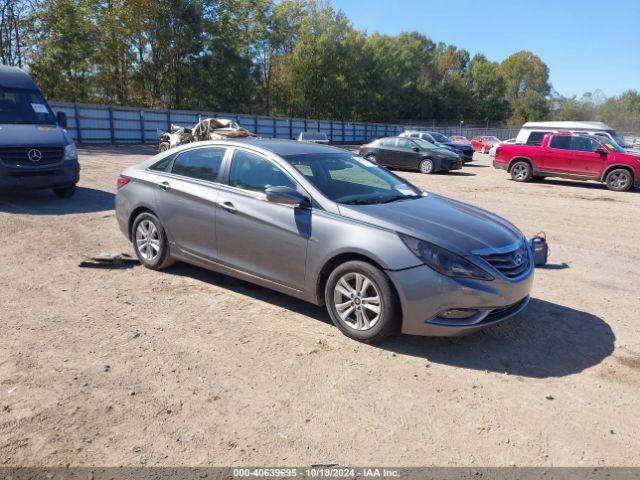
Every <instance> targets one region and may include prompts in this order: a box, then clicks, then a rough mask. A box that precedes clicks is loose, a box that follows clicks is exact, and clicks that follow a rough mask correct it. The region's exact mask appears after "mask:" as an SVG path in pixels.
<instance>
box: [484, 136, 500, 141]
mask: <svg viewBox="0 0 640 480" xmlns="http://www.w3.org/2000/svg"><path fill="white" fill-rule="evenodd" d="M484 140H485V142H499V141H500V139H499V138H498V137H484Z"/></svg>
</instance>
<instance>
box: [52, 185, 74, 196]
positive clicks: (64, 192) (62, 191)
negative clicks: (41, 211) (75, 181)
mask: <svg viewBox="0 0 640 480" xmlns="http://www.w3.org/2000/svg"><path fill="white" fill-rule="evenodd" d="M53 193H54V194H55V196H56V197H58V198H71V197H73V194H74V193H76V186H75V185H71V186H70V187H63V188H54V189H53Z"/></svg>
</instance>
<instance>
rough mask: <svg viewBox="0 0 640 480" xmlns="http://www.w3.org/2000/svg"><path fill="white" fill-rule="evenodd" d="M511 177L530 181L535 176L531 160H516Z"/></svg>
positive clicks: (520, 180)
mask: <svg viewBox="0 0 640 480" xmlns="http://www.w3.org/2000/svg"><path fill="white" fill-rule="evenodd" d="M511 178H513V179H514V180H515V181H516V182H528V181H529V180H531V179H532V178H533V172H532V170H531V165H530V164H529V162H516V163H514V164H513V166H512V167H511Z"/></svg>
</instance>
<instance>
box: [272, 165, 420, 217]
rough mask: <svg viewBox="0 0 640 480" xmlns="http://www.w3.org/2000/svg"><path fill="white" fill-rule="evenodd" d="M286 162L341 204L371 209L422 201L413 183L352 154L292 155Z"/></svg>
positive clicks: (327, 195) (328, 196)
mask: <svg viewBox="0 0 640 480" xmlns="http://www.w3.org/2000/svg"><path fill="white" fill-rule="evenodd" d="M284 159H285V160H286V161H287V162H289V163H290V164H291V165H293V166H294V167H295V168H296V169H297V170H298V171H299V172H300V173H302V175H304V176H305V177H306V178H307V180H309V181H310V182H311V183H312V184H313V185H314V186H315V187H316V188H317V189H318V190H320V191H321V192H322V194H323V195H324V196H326V197H327V198H329V199H331V200H332V201H334V202H337V203H343V204H348V205H368V204H373V203H389V202H395V201H400V200H408V199H412V198H419V197H422V191H421V190H419V189H418V188H416V187H414V186H413V185H411V184H410V183H408V182H406V181H405V180H403V179H401V178H400V177H397V176H396V175H394V174H393V173H391V172H389V171H388V170H386V169H384V168H382V167H380V166H378V165H376V164H375V163H372V162H370V161H368V160H365V159H364V158H360V157H357V156H353V155H351V154H350V153H322V154H305V155H289V156H286V157H284Z"/></svg>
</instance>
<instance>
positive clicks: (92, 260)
mask: <svg viewBox="0 0 640 480" xmlns="http://www.w3.org/2000/svg"><path fill="white" fill-rule="evenodd" d="M138 263H140V261H139V260H138V259H137V258H136V257H132V256H131V255H129V254H128V253H101V254H100V255H96V256H93V257H91V256H86V257H84V260H83V261H81V262H80V264H79V265H78V266H79V267H83V268H129V267H132V266H133V265H135V264H138Z"/></svg>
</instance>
